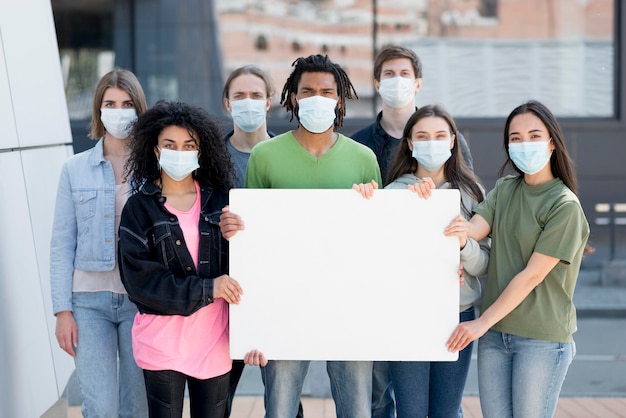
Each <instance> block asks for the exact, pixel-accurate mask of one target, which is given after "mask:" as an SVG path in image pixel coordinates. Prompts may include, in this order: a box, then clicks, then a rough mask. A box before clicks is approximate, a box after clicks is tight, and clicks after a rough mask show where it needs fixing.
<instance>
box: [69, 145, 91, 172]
mask: <svg viewBox="0 0 626 418" xmlns="http://www.w3.org/2000/svg"><path fill="white" fill-rule="evenodd" d="M96 154H97V149H96V147H92V148H89V149H87V150H85V151H82V152H79V153H78V154H74V155H72V156H70V157H69V158H68V159H67V160H65V163H64V166H65V167H67V168H76V167H84V166H86V165H90V164H91V161H92V158H94V157H96V158H97V157H98V155H96Z"/></svg>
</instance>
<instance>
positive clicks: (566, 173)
mask: <svg viewBox="0 0 626 418" xmlns="http://www.w3.org/2000/svg"><path fill="white" fill-rule="evenodd" d="M524 113H532V114H533V115H535V116H537V117H538V118H539V119H540V120H541V122H543V124H544V125H545V126H546V128H547V129H548V134H549V135H550V138H552V143H553V144H554V151H553V152H552V156H551V157H550V168H551V169H552V174H553V175H554V176H555V177H558V178H560V179H561V180H562V181H563V183H564V184H565V185H566V186H567V187H568V188H569V189H570V190H571V191H572V192H574V194H576V195H578V188H577V187H578V186H577V181H576V174H575V172H574V163H573V162H572V159H571V158H570V156H569V153H568V152H567V148H566V147H565V140H564V138H563V131H562V130H561V126H560V125H559V123H558V122H557V120H556V118H555V117H554V115H553V114H552V112H551V111H550V109H548V108H547V107H546V106H545V105H544V104H542V103H540V102H538V101H536V100H530V101H528V102H526V103H523V104H521V105H519V106H518V107H516V108H515V109H513V111H512V112H511V114H510V115H509V117H508V118H507V119H506V124H505V125H504V149H505V151H506V161H505V162H504V164H503V165H502V167H501V168H500V171H499V172H498V175H499V176H500V177H502V175H504V174H505V173H507V172H509V171H510V170H513V171H515V172H517V174H519V175H520V176H523V175H524V172H523V171H522V170H520V169H519V168H517V166H516V165H515V164H514V163H513V161H512V160H511V157H510V156H509V129H510V126H511V122H512V121H513V118H514V117H516V116H518V115H522V114H524Z"/></svg>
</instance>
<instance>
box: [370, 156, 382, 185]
mask: <svg viewBox="0 0 626 418" xmlns="http://www.w3.org/2000/svg"><path fill="white" fill-rule="evenodd" d="M372 162H373V167H372V173H371V176H372V180H374V181H375V182H376V183H377V184H378V187H380V188H382V187H383V179H382V176H381V175H380V168H379V167H378V162H377V161H376V157H375V156H374V160H373V161H372Z"/></svg>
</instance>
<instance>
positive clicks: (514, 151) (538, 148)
mask: <svg viewBox="0 0 626 418" xmlns="http://www.w3.org/2000/svg"><path fill="white" fill-rule="evenodd" d="M549 143H550V141H534V142H514V143H511V144H509V157H511V161H513V164H515V166H516V167H517V168H519V169H520V170H522V171H523V172H524V173H526V174H531V175H532V174H537V173H538V172H540V171H541V169H542V168H544V167H545V166H546V164H547V163H548V162H549V161H550V157H551V156H552V151H549V150H548V144H549Z"/></svg>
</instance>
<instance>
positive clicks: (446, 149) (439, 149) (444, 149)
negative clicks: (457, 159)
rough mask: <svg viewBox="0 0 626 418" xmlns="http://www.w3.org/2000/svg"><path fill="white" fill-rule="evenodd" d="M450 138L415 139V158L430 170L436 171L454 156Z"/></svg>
mask: <svg viewBox="0 0 626 418" xmlns="http://www.w3.org/2000/svg"><path fill="white" fill-rule="evenodd" d="M450 141H451V140H450V139H448V140H443V139H442V140H437V139H431V140H429V141H413V158H415V159H416V160H417V163H418V164H419V165H421V166H422V167H424V168H425V169H426V170H428V171H435V170H437V169H438V168H439V167H441V166H442V165H444V164H445V163H446V161H448V159H449V158H450V157H451V156H452V152H451V151H450Z"/></svg>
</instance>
